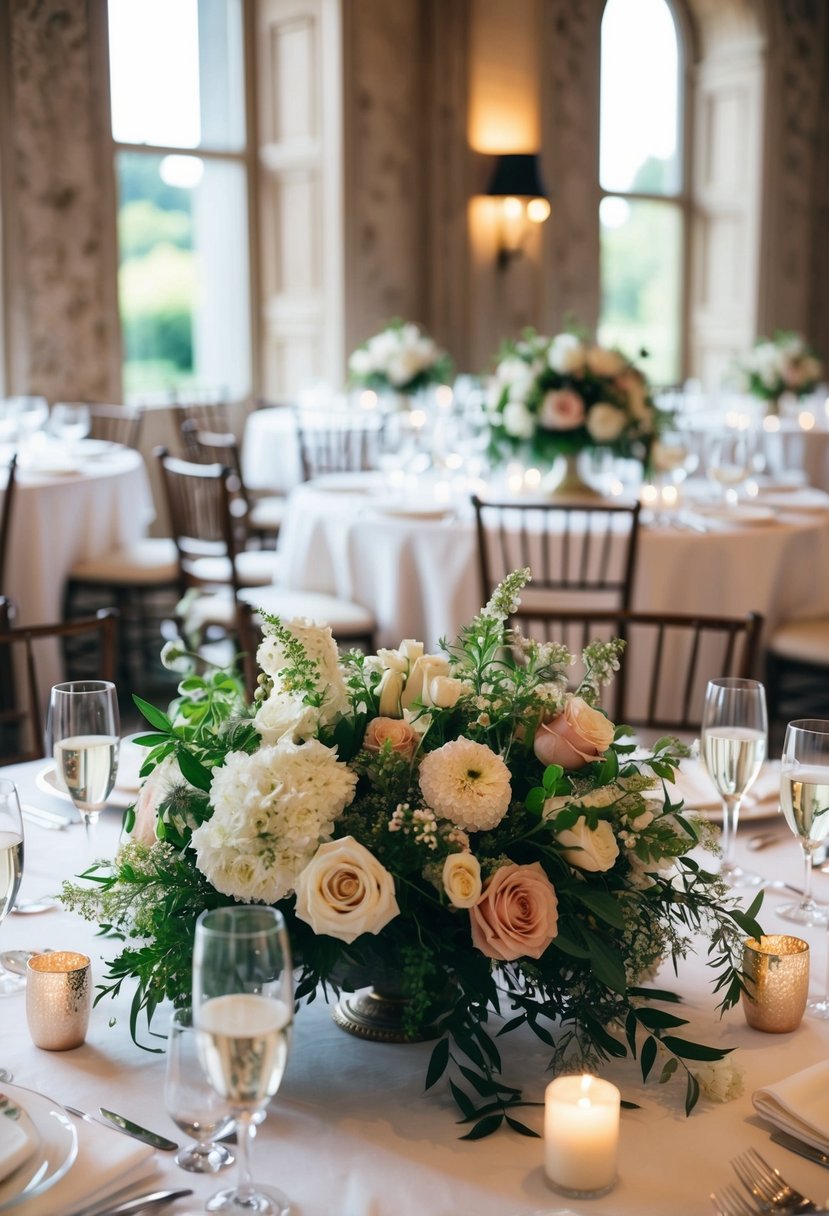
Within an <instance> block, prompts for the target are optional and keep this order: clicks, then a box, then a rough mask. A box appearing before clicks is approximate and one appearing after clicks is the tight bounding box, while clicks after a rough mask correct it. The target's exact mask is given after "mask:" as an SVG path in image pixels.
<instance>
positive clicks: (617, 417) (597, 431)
mask: <svg viewBox="0 0 829 1216" xmlns="http://www.w3.org/2000/svg"><path fill="white" fill-rule="evenodd" d="M625 421H626V419H625V415H624V411H623V410H620V409H618V408H617V407H616V406H615V405H610V404H609V403H608V402H607V401H599V402H597V403H596V405H594V406H593V407H592V409H590V410H589V412H588V414H587V429H588V431H589V432H590V437H591V439H595V441H596V443H613V441H614V439H618V438H619V436H620V435H621V433H622V431H623V430H624V429H625Z"/></svg>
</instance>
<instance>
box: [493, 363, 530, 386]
mask: <svg viewBox="0 0 829 1216" xmlns="http://www.w3.org/2000/svg"><path fill="white" fill-rule="evenodd" d="M495 375H496V377H497V379H498V381H499V382H500V384H501V385H504V384H512V382H513V381H514V380H523V379H524V378H525V377H526V375H527V365H526V363H525V362H524V360H523V359H502V360H501V362H500V363H499V364H498V366H497V367H496V369H495Z"/></svg>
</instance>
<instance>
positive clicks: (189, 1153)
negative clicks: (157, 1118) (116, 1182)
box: [164, 1009, 236, 1174]
mask: <svg viewBox="0 0 829 1216" xmlns="http://www.w3.org/2000/svg"><path fill="white" fill-rule="evenodd" d="M197 1046H198V1041H197V1035H196V1030H195V1029H194V1027H193V1017H192V1013H191V1011H190V1010H189V1009H177V1010H176V1011H175V1013H174V1014H173V1017H172V1020H171V1022H170V1035H169V1037H168V1039H167V1072H166V1075H165V1079H164V1101H165V1104H166V1106H167V1111H168V1113H169V1115H170V1117H171V1118H172V1120H173V1122H174V1123H175V1124H176V1125H177V1126H178V1127H180V1128H181V1130H182V1131H183V1132H186V1133H187V1135H188V1136H194V1137H195V1143H194V1144H187V1145H185V1147H184V1148H183V1149H181V1150H180V1151H179V1152H178V1153H177V1154H176V1159H175V1161H176V1165H180V1166H181V1168H182V1169H183V1170H190V1171H191V1172H192V1173H194V1174H216V1173H218V1172H219V1170H223V1169H224V1168H225V1167H226V1166H228V1165H232V1164H233V1162H234V1161H235V1160H236V1158H235V1157H234V1156H233V1153H231V1151H230V1149H229V1148H227V1147H226V1146H225V1145H224V1144H218V1143H216V1137H218V1136H223V1135H225V1134H226V1133H227V1132H229V1131H230V1129H231V1127H232V1126H233V1116H232V1115H231V1113H230V1109H229V1107H228V1104H227V1102H226V1101H225V1100H224V1098H222V1097H221V1096H220V1095H219V1094H218V1093H217V1092H216V1090H215V1089H214V1088H213V1087H212V1085H210V1083H209V1082H208V1080H207V1077H206V1076H205V1074H204V1072H203V1071H202V1067H201V1063H200V1061H199V1057H198V1051H197Z"/></svg>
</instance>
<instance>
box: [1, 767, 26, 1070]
mask: <svg viewBox="0 0 829 1216" xmlns="http://www.w3.org/2000/svg"><path fill="white" fill-rule="evenodd" d="M22 877H23V816H22V815H21V813H20V799H19V798H18V796H17V786H16V785H15V784H14V782H13V781H9V780H8V778H6V777H2V778H0V923H2V922H3V921H4V920H5V919H6V917H7V916H8V914H9V912H11V910H12V908H13V907H14V901H15V899H16V898H17V892H18V889H19V887H20V880H21V878H22ZM25 982H26V981H25V979H24V978H23V977H22V976H19V975H14V974H13V973H12V972H11V971H6V969H5V968H1V969H0V996H6V995H8V993H10V992H18V991H19V990H20V989H21V988H22V987H23V985H24V984H25ZM0 1071H2V1070H0Z"/></svg>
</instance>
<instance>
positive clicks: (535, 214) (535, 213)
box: [527, 198, 550, 224]
mask: <svg viewBox="0 0 829 1216" xmlns="http://www.w3.org/2000/svg"><path fill="white" fill-rule="evenodd" d="M549 215H550V204H549V203H548V202H547V200H546V198H531V199H530V201H529V202H528V203H527V219H528V220H532V222H533V223H534V224H543V223H544V221H545V220H546V219H548V218H549Z"/></svg>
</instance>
